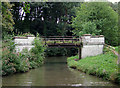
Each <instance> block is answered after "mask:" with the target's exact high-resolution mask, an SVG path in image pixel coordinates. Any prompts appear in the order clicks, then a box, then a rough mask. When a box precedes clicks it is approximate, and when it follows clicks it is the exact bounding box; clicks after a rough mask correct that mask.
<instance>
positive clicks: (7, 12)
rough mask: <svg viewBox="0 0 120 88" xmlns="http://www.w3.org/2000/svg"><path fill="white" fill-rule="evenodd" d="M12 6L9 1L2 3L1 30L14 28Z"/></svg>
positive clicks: (5, 30)
mask: <svg viewBox="0 0 120 88" xmlns="http://www.w3.org/2000/svg"><path fill="white" fill-rule="evenodd" d="M12 6H13V5H12V4H10V3H9V2H3V3H2V32H11V31H13V29H14V27H13V25H14V20H13V18H12V17H13V15H12V14H11V10H12V9H11V7H12Z"/></svg>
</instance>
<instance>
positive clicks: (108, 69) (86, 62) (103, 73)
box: [67, 53, 120, 84]
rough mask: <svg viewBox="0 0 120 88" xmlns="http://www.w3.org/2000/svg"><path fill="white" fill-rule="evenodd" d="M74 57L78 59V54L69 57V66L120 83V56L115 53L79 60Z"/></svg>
mask: <svg viewBox="0 0 120 88" xmlns="http://www.w3.org/2000/svg"><path fill="white" fill-rule="evenodd" d="M74 59H78V56H72V57H69V58H68V59H67V62H68V66H69V67H72V68H76V69H78V70H81V71H83V72H85V73H88V74H91V75H96V76H98V77H102V78H103V79H107V80H111V81H114V82H116V83H119V84H120V73H118V65H117V60H118V57H117V56H115V55H114V54H113V53H106V54H101V55H97V56H91V57H86V58H84V59H81V60H79V61H75V60H74Z"/></svg>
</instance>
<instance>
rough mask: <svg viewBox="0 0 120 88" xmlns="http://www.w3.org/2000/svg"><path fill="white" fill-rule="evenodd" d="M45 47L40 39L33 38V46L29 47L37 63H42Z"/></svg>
mask: <svg viewBox="0 0 120 88" xmlns="http://www.w3.org/2000/svg"><path fill="white" fill-rule="evenodd" d="M45 49H46V46H45V45H44V44H43V43H42V40H41V39H39V38H38V37H37V38H36V39H35V40H34V48H32V49H31V53H32V55H33V57H34V59H35V62H37V63H39V64H42V63H43V59H44V51H45Z"/></svg>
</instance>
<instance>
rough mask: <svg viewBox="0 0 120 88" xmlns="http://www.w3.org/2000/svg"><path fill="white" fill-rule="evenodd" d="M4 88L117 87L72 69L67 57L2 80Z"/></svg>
mask: <svg viewBox="0 0 120 88" xmlns="http://www.w3.org/2000/svg"><path fill="white" fill-rule="evenodd" d="M2 85H3V86H116V87H118V86H119V85H116V84H114V83H111V82H110V81H106V80H103V79H101V78H97V77H95V76H91V75H88V74H85V73H83V72H79V71H77V70H74V69H71V68H69V67H68V66H67V57H46V58H45V64H44V65H43V66H41V67H39V68H36V69H32V70H30V71H29V72H26V73H18V74H14V75H9V76H5V77H3V78H2Z"/></svg>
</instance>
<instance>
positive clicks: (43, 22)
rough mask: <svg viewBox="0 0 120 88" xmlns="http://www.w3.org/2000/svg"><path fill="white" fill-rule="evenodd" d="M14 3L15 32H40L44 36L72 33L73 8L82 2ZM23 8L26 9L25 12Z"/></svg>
mask: <svg viewBox="0 0 120 88" xmlns="http://www.w3.org/2000/svg"><path fill="white" fill-rule="evenodd" d="M13 4H14V6H13V15H14V21H15V33H18V32H31V33H33V34H36V33H37V32H38V33H40V34H41V35H44V36H50V35H51V36H52V35H71V32H70V31H71V30H72V28H71V26H70V25H69V23H71V22H70V21H71V16H73V15H74V10H73V8H74V7H77V6H80V3H76V2H72V3H70V2H29V3H27V2H26V3H19V2H13ZM27 5H29V6H27ZM23 7H24V8H23ZM29 7H30V11H29V10H28V9H29ZM22 8H23V10H24V11H25V12H23V13H22V11H21V10H22ZM25 9H27V10H28V12H27V11H26V10H25ZM20 11H21V15H20ZM33 29H34V30H33Z"/></svg>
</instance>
